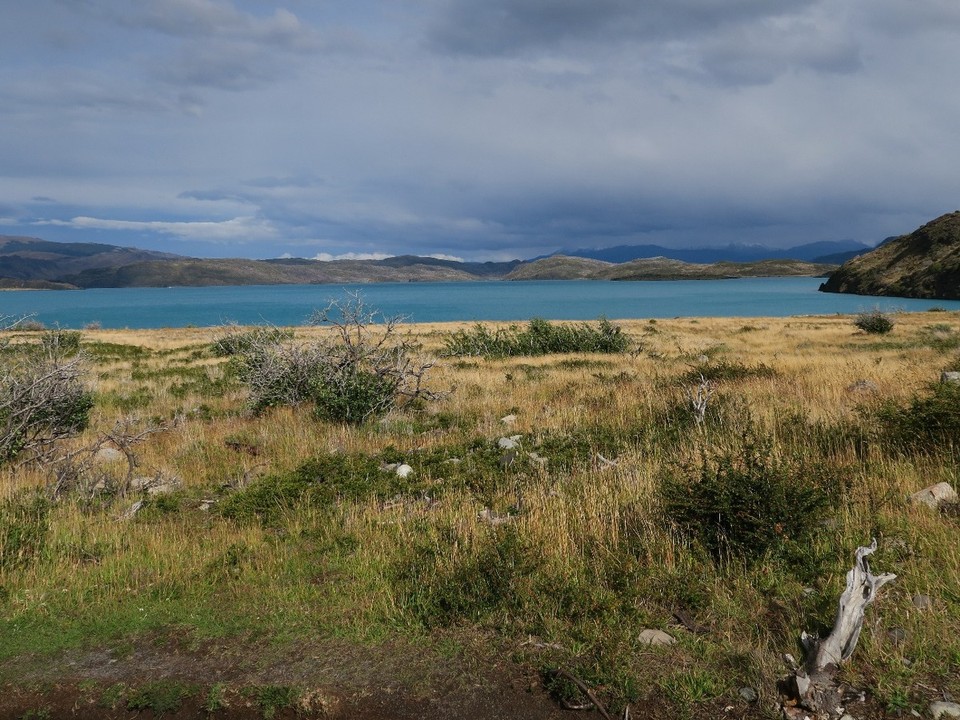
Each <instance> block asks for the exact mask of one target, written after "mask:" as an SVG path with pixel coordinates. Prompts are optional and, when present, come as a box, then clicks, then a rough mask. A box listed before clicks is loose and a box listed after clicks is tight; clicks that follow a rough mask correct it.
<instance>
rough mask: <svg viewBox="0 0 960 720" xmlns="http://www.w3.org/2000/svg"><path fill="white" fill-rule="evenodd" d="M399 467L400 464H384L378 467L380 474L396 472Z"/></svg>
mask: <svg viewBox="0 0 960 720" xmlns="http://www.w3.org/2000/svg"><path fill="white" fill-rule="evenodd" d="M398 467H400V463H384V464H383V465H381V466H380V471H381V472H390V473H392V472H396V471H397V468H398Z"/></svg>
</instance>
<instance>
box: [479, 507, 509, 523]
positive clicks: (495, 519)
mask: <svg viewBox="0 0 960 720" xmlns="http://www.w3.org/2000/svg"><path fill="white" fill-rule="evenodd" d="M477 517H479V518H480V519H481V520H483V521H484V522H485V523H489V524H490V525H493V526H494V527H496V526H497V525H503V524H505V523H511V522H513V521H514V520H515V518H514V517H513V516H512V515H501V514H500V513H498V512H495V511H493V510H491V509H490V508H484V509H483V510H481V511H480V512H478V513H477Z"/></svg>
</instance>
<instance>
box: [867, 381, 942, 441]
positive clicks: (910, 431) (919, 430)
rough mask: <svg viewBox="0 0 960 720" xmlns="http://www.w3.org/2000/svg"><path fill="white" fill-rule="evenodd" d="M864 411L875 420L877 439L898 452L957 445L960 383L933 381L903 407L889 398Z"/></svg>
mask: <svg viewBox="0 0 960 720" xmlns="http://www.w3.org/2000/svg"><path fill="white" fill-rule="evenodd" d="M866 414H867V415H868V417H869V416H871V415H872V418H873V419H874V420H875V421H876V425H877V434H878V436H879V437H878V439H879V440H881V441H882V442H884V443H886V444H888V445H890V446H892V447H894V448H895V449H897V450H898V451H900V452H905V453H917V452H938V451H944V450H946V451H952V450H956V449H958V448H960V384H957V383H933V384H931V385H929V386H928V387H927V388H926V389H925V390H923V391H922V392H919V393H916V394H915V395H914V396H913V397H912V398H911V399H910V401H909V403H908V404H907V405H906V406H901V405H900V404H899V403H897V402H895V401H893V400H888V401H885V402H883V403H881V404H880V406H879V407H877V408H875V409H874V410H872V411H867V413H866Z"/></svg>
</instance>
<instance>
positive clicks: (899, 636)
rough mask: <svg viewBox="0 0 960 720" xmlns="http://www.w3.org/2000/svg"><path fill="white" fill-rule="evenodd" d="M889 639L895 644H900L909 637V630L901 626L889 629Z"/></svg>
mask: <svg viewBox="0 0 960 720" xmlns="http://www.w3.org/2000/svg"><path fill="white" fill-rule="evenodd" d="M887 639H889V640H890V642H891V643H892V644H894V645H900V644H902V643H903V642H904V641H905V640H906V639H907V631H906V630H904V629H903V628H901V627H895V628H890V629H889V630H887Z"/></svg>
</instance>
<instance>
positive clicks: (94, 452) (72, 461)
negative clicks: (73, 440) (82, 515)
mask: <svg viewBox="0 0 960 720" xmlns="http://www.w3.org/2000/svg"><path fill="white" fill-rule="evenodd" d="M169 429H170V426H169V425H167V424H166V423H159V424H156V423H147V424H145V425H144V424H142V423H141V422H140V420H139V419H138V418H136V417H132V416H128V417H122V418H119V419H118V420H117V421H116V422H115V423H114V426H113V428H112V429H111V430H109V431H105V432H101V433H99V434H98V435H97V438H96V440H94V441H93V442H91V443H89V444H87V445H84V446H83V447H80V448H77V449H74V450H71V451H70V452H68V453H66V454H64V455H61V456H60V457H57V458H54V459H53V460H52V461H51V463H50V467H51V470H52V477H51V480H50V482H49V483H48V485H47V495H48V497H49V498H50V499H51V500H57V499H58V498H60V497H61V496H62V495H65V494H67V493H76V494H77V495H78V496H79V497H80V498H81V499H83V500H91V499H92V498H93V497H94V496H95V495H97V494H98V493H105V494H107V495H116V496H119V497H124V496H126V495H127V493H128V492H129V491H130V486H131V483H132V482H133V479H134V476H135V474H136V471H137V469H138V468H139V467H140V458H139V457H138V455H137V453H136V452H135V450H134V448H135V446H137V445H139V444H140V443H142V442H144V441H145V440H146V439H147V438H149V437H150V436H151V435H154V434H156V433H159V432H165V431H167V430H169ZM104 449H115V450H117V451H119V452H120V453H121V454H122V455H123V459H124V461H125V462H126V465H127V467H126V471H125V472H124V473H123V475H122V476H121V477H119V478H118V477H115V475H114V474H113V473H109V472H106V471H105V470H104V468H103V465H104V463H103V462H102V461H101V460H99V454H100V452H101V450H104Z"/></svg>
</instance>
